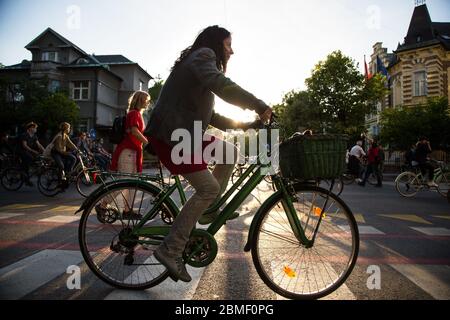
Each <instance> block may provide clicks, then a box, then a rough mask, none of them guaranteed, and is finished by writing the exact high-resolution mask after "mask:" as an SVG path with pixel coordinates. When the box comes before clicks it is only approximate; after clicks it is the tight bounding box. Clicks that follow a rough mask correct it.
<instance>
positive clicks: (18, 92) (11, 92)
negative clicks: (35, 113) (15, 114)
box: [7, 83, 25, 102]
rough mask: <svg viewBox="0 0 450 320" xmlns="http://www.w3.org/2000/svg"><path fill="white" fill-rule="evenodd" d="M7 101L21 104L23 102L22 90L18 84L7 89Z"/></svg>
mask: <svg viewBox="0 0 450 320" xmlns="http://www.w3.org/2000/svg"><path fill="white" fill-rule="evenodd" d="M7 100H8V101H9V102H23V101H25V97H24V96H23V94H22V89H21V88H20V84H17V83H16V84H12V85H10V86H9V87H8V97H7Z"/></svg>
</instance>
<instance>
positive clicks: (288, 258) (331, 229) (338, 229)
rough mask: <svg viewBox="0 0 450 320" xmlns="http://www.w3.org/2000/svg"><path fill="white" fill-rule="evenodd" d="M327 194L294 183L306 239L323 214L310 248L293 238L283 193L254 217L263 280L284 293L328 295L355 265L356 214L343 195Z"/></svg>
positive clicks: (256, 251) (289, 295)
mask: <svg viewBox="0 0 450 320" xmlns="http://www.w3.org/2000/svg"><path fill="white" fill-rule="evenodd" d="M327 193H328V192H327V190H325V189H322V188H319V187H312V186H311V187H307V186H297V187H295V197H296V200H295V201H294V203H293V205H294V207H295V209H296V213H297V216H298V218H299V220H300V221H301V224H302V227H303V229H304V231H305V234H306V237H307V238H308V239H312V236H313V234H314V230H315V229H316V226H317V223H318V221H319V217H320V215H323V218H322V221H321V224H320V226H319V229H318V233H317V236H316V239H315V242H314V244H313V246H312V247H311V248H306V247H305V246H304V245H302V244H301V243H300V242H299V240H297V238H296V237H295V235H294V233H293V231H292V228H291V226H290V224H289V221H288V218H287V215H286V212H285V211H284V209H283V205H282V202H283V201H284V200H283V199H282V196H281V195H280V196H279V197H275V198H273V199H272V200H271V201H272V203H269V204H268V209H267V210H266V211H265V212H263V213H262V214H261V215H260V216H259V220H258V221H256V229H255V233H254V235H253V239H252V258H253V262H254V264H255V267H256V270H257V271H258V274H259V275H260V277H261V279H262V280H263V281H264V282H265V283H266V284H267V285H268V286H269V287H270V288H271V289H272V290H273V291H275V292H276V293H278V294H279V295H281V296H283V297H286V298H289V299H318V298H321V297H323V296H326V295H328V294H330V293H331V292H333V291H334V290H336V289H337V288H338V287H339V286H340V285H341V284H342V283H344V281H345V280H346V279H347V277H348V276H349V275H350V273H351V271H352V270H353V267H354V266H355V263H356V259H357V256H358V250H359V233H358V228H357V225H356V221H355V218H354V217H353V214H352V212H351V210H350V209H349V208H348V207H347V205H346V204H345V203H344V202H343V201H342V200H341V199H340V198H339V197H337V196H336V195H334V194H330V195H329V196H328V195H327ZM325 205H326V207H325ZM324 207H325V210H324V211H323V213H322V208H324Z"/></svg>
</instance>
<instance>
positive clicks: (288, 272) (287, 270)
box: [283, 267, 296, 278]
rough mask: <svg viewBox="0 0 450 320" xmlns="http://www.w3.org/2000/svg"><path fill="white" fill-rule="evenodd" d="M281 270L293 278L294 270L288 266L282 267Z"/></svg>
mask: <svg viewBox="0 0 450 320" xmlns="http://www.w3.org/2000/svg"><path fill="white" fill-rule="evenodd" d="M283 271H284V273H285V274H286V275H287V276H288V277H289V278H295V276H296V274H295V271H294V270H292V269H291V268H289V267H284V269H283Z"/></svg>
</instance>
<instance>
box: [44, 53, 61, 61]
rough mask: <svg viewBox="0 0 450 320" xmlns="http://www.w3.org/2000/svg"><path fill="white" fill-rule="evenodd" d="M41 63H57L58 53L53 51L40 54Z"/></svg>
mask: <svg viewBox="0 0 450 320" xmlns="http://www.w3.org/2000/svg"><path fill="white" fill-rule="evenodd" d="M42 61H53V62H58V52H55V51H46V52H42Z"/></svg>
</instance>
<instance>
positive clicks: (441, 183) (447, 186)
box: [436, 172, 450, 198]
mask: <svg viewBox="0 0 450 320" xmlns="http://www.w3.org/2000/svg"><path fill="white" fill-rule="evenodd" d="M436 183H437V184H438V192H439V194H440V195H441V196H443V197H444V198H447V194H448V192H449V190H450V172H443V173H442V174H441V175H440V176H439V177H438V178H437V179H436Z"/></svg>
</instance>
